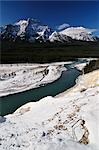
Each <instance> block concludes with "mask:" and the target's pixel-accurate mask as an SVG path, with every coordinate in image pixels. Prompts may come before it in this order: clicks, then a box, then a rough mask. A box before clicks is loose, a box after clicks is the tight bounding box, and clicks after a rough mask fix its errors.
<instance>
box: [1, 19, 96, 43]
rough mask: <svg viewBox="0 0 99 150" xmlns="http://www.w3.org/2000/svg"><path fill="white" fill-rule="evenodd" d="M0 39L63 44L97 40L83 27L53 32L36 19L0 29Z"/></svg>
mask: <svg viewBox="0 0 99 150" xmlns="http://www.w3.org/2000/svg"><path fill="white" fill-rule="evenodd" d="M0 39H2V40H3V39H7V40H12V41H16V40H17V39H20V40H26V41H29V42H35V41H39V42H47V41H49V42H56V41H57V42H62V43H63V42H64V43H66V42H67V43H68V42H70V41H72V40H81V41H93V42H94V41H96V40H97V38H96V37H95V36H94V35H93V34H92V32H91V31H90V29H87V28H84V27H70V26H68V27H66V28H63V30H61V31H55V30H54V29H52V28H50V27H49V26H48V25H45V24H42V23H41V22H40V21H38V20H37V19H32V18H28V19H27V20H25V19H24V20H19V21H18V22H16V23H14V24H8V25H6V26H3V27H0Z"/></svg>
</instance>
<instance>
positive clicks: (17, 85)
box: [0, 58, 97, 96]
mask: <svg viewBox="0 0 99 150" xmlns="http://www.w3.org/2000/svg"><path fill="white" fill-rule="evenodd" d="M94 59H97V58H94ZM91 60H93V59H91ZM89 62H90V59H87V58H83V59H81V58H79V59H78V61H77V62H75V61H69V62H56V63H50V64H28V63H27V64H0V96H6V95H9V94H14V93H18V92H22V91H26V90H29V89H33V88H37V87H39V86H42V85H43V84H47V83H51V82H53V81H55V80H57V79H58V78H59V77H60V76H61V74H62V71H64V70H66V68H65V67H64V64H69V65H70V67H71V68H74V67H76V68H77V69H79V70H82V69H83V68H84V67H85V66H86V64H87V63H89Z"/></svg>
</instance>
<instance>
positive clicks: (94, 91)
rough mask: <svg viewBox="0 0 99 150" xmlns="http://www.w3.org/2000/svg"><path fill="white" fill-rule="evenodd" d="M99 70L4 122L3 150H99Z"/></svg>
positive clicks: (1, 130)
mask: <svg viewBox="0 0 99 150" xmlns="http://www.w3.org/2000/svg"><path fill="white" fill-rule="evenodd" d="M80 86H81V88H80ZM98 126H99V70H96V71H93V72H91V73H88V74H86V75H83V76H82V77H80V80H78V83H77V85H76V86H75V87H74V88H72V89H71V90H70V91H68V92H67V93H63V94H61V95H60V96H58V97H51V96H48V97H45V98H43V99H41V100H40V101H38V102H30V103H28V104H26V105H24V106H22V107H21V108H19V109H18V110H16V112H15V113H14V114H11V115H7V116H5V117H1V118H0V149H1V150H99V142H98V141H99V127H98Z"/></svg>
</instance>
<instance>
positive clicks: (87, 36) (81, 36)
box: [60, 27, 95, 41]
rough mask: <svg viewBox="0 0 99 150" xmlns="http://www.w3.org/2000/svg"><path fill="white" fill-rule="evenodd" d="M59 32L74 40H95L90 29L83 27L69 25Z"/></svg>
mask: <svg viewBox="0 0 99 150" xmlns="http://www.w3.org/2000/svg"><path fill="white" fill-rule="evenodd" d="M60 33H61V34H63V35H66V36H69V37H71V38H72V39H76V40H82V41H95V37H94V36H93V35H92V32H91V30H90V29H86V28H84V27H69V28H67V29H65V30H62V31H61V32H60Z"/></svg>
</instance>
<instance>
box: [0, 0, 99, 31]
mask: <svg viewBox="0 0 99 150" xmlns="http://www.w3.org/2000/svg"><path fill="white" fill-rule="evenodd" d="M0 3H1V21H0V25H4V24H8V23H15V22H16V21H18V20H20V19H27V18H36V19H38V20H40V21H41V22H42V23H44V24H48V25H49V26H50V27H55V26H58V25H60V24H63V23H67V24H70V25H71V26H84V27H87V28H94V29H98V28H99V1H1V2H0ZM97 33H99V32H97Z"/></svg>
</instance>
